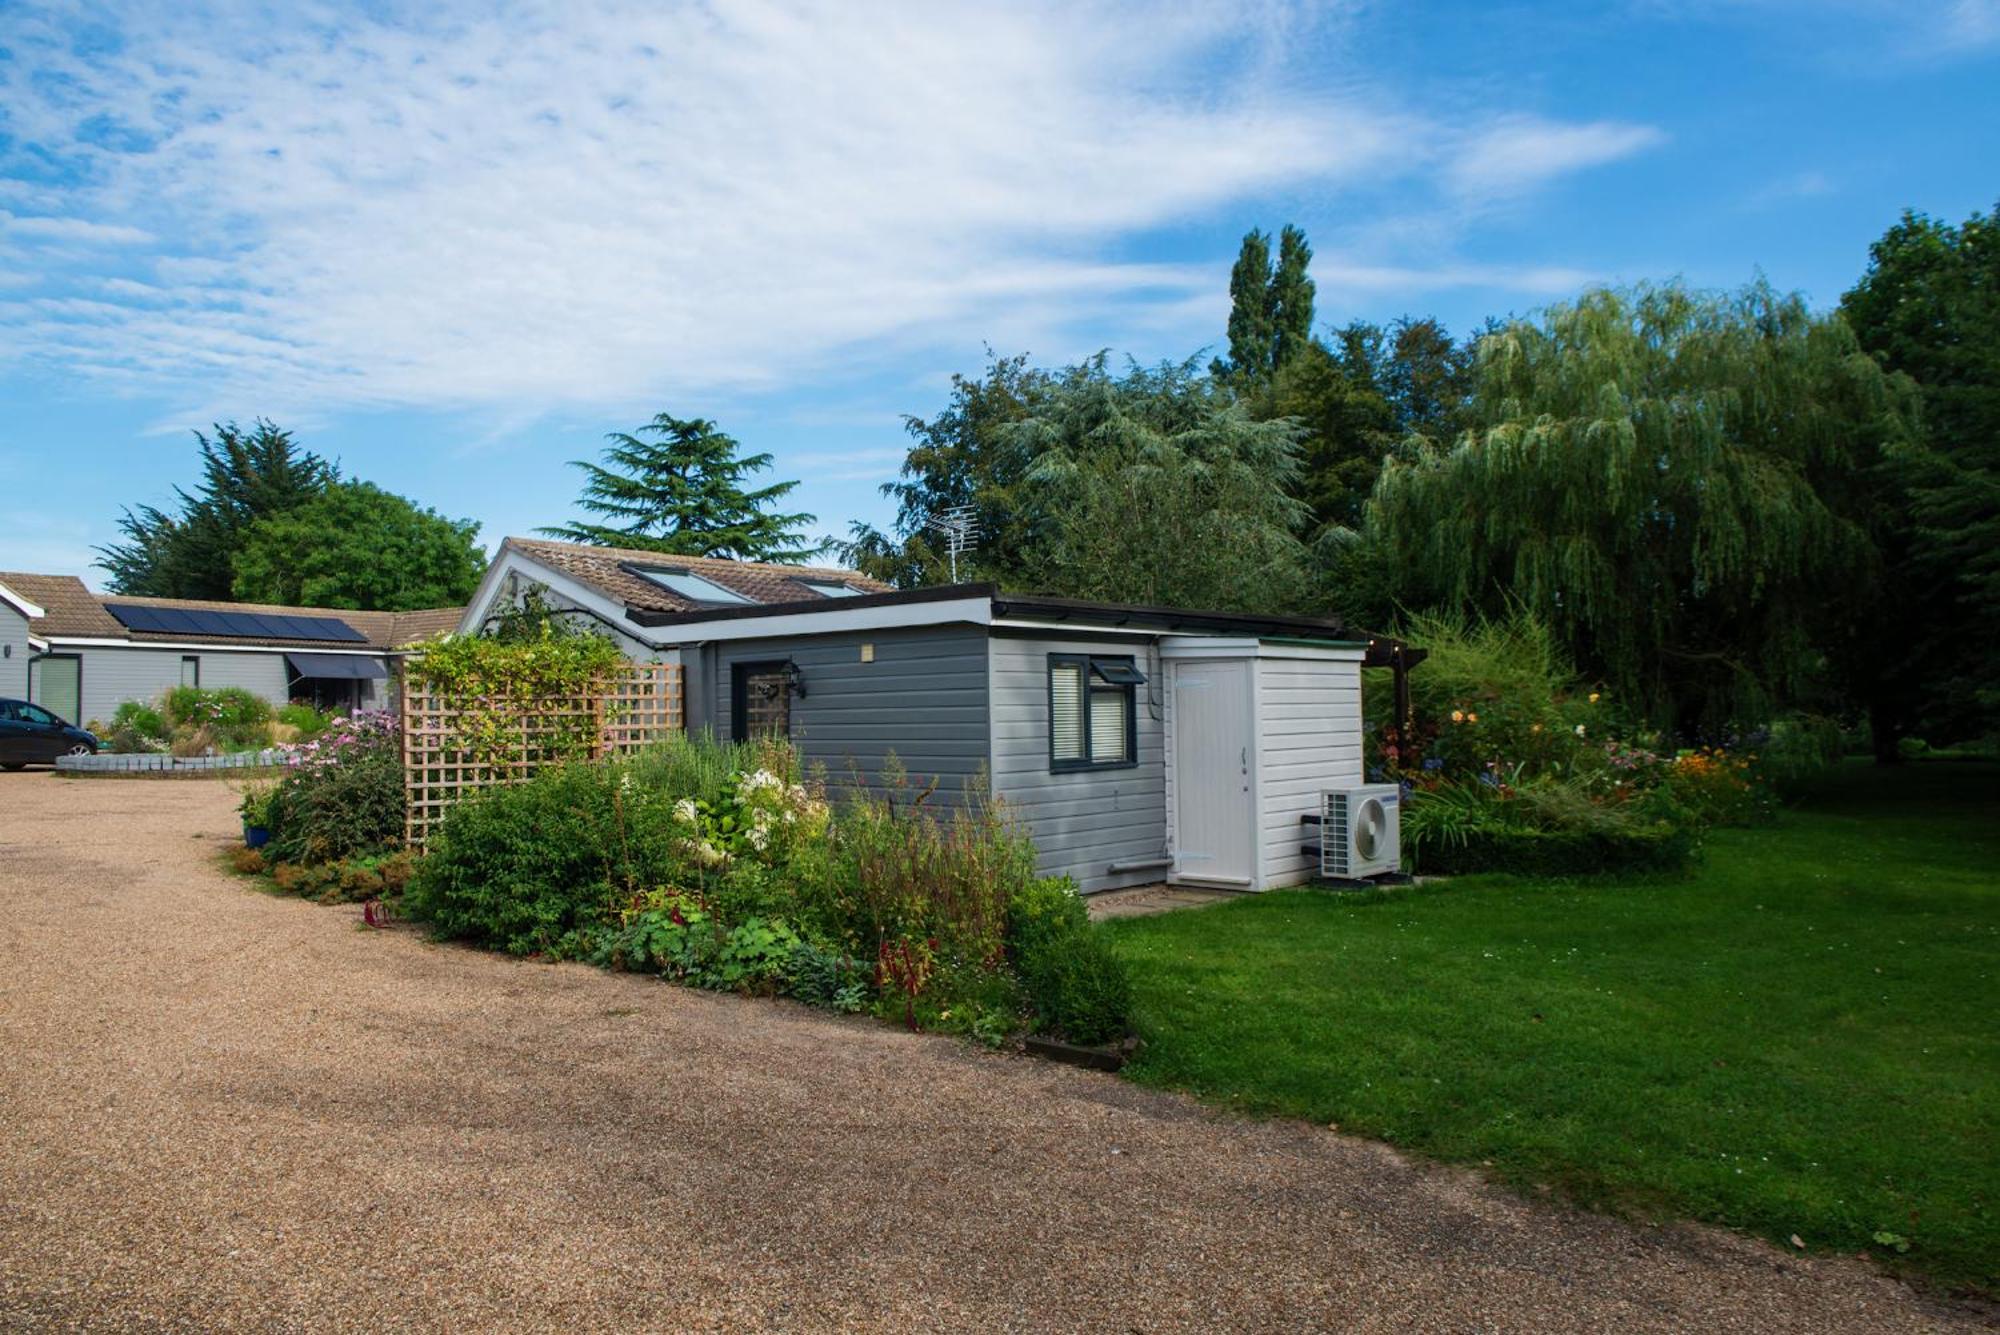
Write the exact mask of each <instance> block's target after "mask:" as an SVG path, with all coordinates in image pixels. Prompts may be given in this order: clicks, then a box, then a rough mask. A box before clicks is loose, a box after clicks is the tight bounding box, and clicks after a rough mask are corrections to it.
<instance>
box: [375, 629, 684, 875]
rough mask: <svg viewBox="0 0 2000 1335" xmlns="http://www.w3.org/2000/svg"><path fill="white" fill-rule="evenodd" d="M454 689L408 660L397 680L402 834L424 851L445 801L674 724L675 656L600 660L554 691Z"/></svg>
mask: <svg viewBox="0 0 2000 1335" xmlns="http://www.w3.org/2000/svg"><path fill="white" fill-rule="evenodd" d="M480 684H481V685H482V686H484V687H485V689H481V690H466V689H456V690H455V689H453V688H452V684H451V683H450V682H449V681H441V680H436V679H434V677H426V675H425V674H424V673H423V672H422V671H421V670H419V669H417V667H416V665H414V664H413V670H412V671H410V672H408V673H406V674H405V677H404V680H403V787H404V795H405V797H406V798H407V802H406V807H407V811H408V815H407V817H406V829H405V838H406V840H407V842H408V844H409V846H410V847H411V848H422V847H423V845H424V841H425V839H426V838H427V837H428V835H429V833H430V830H431V827H432V826H434V825H436V824H437V822H438V821H439V820H441V819H442V818H443V816H444V813H445V812H446V811H448V810H449V809H450V808H451V806H452V804H453V803H455V802H457V801H459V800H460V799H461V798H463V797H465V796H466V795H467V794H469V793H474V792H477V791H478V790H480V789H481V788H487V787H491V786H492V785H494V784H498V783H518V782H520V781H521V780H523V779H526V778H528V777H530V776H531V775H533V774H534V773H535V772H536V771H538V770H541V769H544V768H546V767H548V766H550V765H559V764H564V763H566V762H568V761H573V760H594V759H602V758H604V757H606V756H613V755H620V754H624V753H627V752H631V751H637V750H640V749H641V748H643V747H646V746H650V745H652V744H653V743H655V742H660V741H664V740H666V738H668V737H669V736H671V735H673V734H675V733H678V732H679V731H680V730H681V726H682V713H681V689H682V685H681V669H680V667H679V666H678V665H677V664H673V663H627V662H620V663H619V664H618V665H616V666H611V667H599V668H596V669H595V670H594V671H592V672H591V673H590V675H588V676H587V677H584V678H583V679H582V680H580V681H578V682H577V683H576V684H575V686H574V687H573V689H571V690H569V691H565V692H562V693H551V692H548V691H546V690H535V689H533V687H534V686H537V685H540V684H542V683H538V682H527V681H524V682H522V683H521V684H522V685H523V686H525V687H528V689H525V690H521V691H518V692H517V691H516V690H510V689H508V688H507V687H506V686H505V685H495V684H494V683H492V682H482V683H480Z"/></svg>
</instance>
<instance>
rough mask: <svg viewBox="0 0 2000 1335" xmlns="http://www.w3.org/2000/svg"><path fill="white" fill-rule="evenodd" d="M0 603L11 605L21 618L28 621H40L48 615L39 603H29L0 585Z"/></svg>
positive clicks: (3, 585)
mask: <svg viewBox="0 0 2000 1335" xmlns="http://www.w3.org/2000/svg"><path fill="white" fill-rule="evenodd" d="M0 603H7V604H9V605H11V606H12V607H13V609H14V610H15V611H17V612H19V613H20V614H21V615H22V616H24V617H26V618H28V620H30V621H40V620H41V619H42V618H43V617H45V616H47V615H48V612H47V611H46V610H44V609H43V608H42V606H41V605H40V604H39V603H31V602H29V601H28V600H27V599H26V598H23V597H22V596H21V595H20V594H18V593H16V592H14V591H13V590H12V589H10V588H8V587H7V586H6V585H5V584H0Z"/></svg>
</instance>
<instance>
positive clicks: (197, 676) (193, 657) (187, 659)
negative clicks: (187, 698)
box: [181, 654, 201, 691]
mask: <svg viewBox="0 0 2000 1335" xmlns="http://www.w3.org/2000/svg"><path fill="white" fill-rule="evenodd" d="M189 663H192V664H194V680H193V681H189V680H188V679H187V674H188V671H187V666H188V664H189ZM181 685H183V686H192V687H194V688H195V689H196V690H197V691H198V690H200V689H201V655H200V654H182V655H181Z"/></svg>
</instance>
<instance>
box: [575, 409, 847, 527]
mask: <svg viewBox="0 0 2000 1335" xmlns="http://www.w3.org/2000/svg"><path fill="white" fill-rule="evenodd" d="M642 435H644V436H651V437H653V439H651V440H642V439H640V436H642ZM609 439H610V441H611V447H610V448H609V449H607V450H605V451H604V453H603V456H602V457H603V459H604V462H605V464H606V465H609V466H608V467H605V466H600V465H598V464H593V463H586V462H584V461H582V460H577V461H575V462H574V463H573V465H572V466H573V467H576V468H580V469H582V470H583V471H584V473H585V475H586V476H587V477H588V479H589V481H588V482H586V483H585V484H584V489H583V494H582V496H581V497H579V499H578V501H577V504H578V505H579V506H580V507H581V508H582V509H584V510H588V511H590V512H591V513H592V514H597V515H603V516H605V517H606V518H607V519H608V520H610V521H612V522H610V523H604V524H592V523H574V524H563V525H560V526H558V527H554V528H544V529H542V530H540V531H541V532H543V533H546V534H548V535H549V536H550V537H555V538H563V539H566V540H568V541H571V542H583V543H589V544H591V545H593V546H598V547H636V548H639V549H642V550H645V551H655V552H665V553H670V554H672V555H675V556H722V557H730V558H733V559H736V560H739V561H778V562H795V561H803V560H806V559H808V558H810V557H813V556H817V555H819V554H820V553H821V552H823V551H825V550H826V544H825V543H823V542H821V543H814V542H809V541H807V539H806V538H804V537H803V536H801V535H800V534H799V533H798V532H797V531H796V530H797V529H798V528H800V527H801V526H802V525H805V524H810V523H812V522H813V516H811V515H809V514H777V513H772V512H771V511H770V508H769V507H771V506H773V505H775V504H776V503H777V502H778V501H779V500H781V499H782V498H784V497H785V496H787V495H789V494H790V493H791V491H792V490H793V489H794V488H796V487H797V486H798V485H799V484H798V483H797V482H774V483H772V484H771V485H770V486H768V487H763V488H760V489H758V490H755V491H746V490H744V487H743V479H744V477H745V475H747V474H751V473H758V472H762V471H763V470H764V469H766V468H769V467H770V466H771V456H770V455H768V454H752V455H745V456H742V457H740V458H739V457H738V455H737V450H738V449H739V448H740V447H739V446H738V445H737V443H736V440H735V439H734V438H733V437H731V436H728V435H725V434H724V433H723V432H721V431H718V430H716V427H715V423H713V422H710V421H705V420H703V419H701V418H692V419H685V420H684V419H681V418H678V417H674V416H671V415H670V414H667V413H661V414H660V415H659V416H657V417H655V418H654V419H653V420H652V421H651V422H648V423H647V424H646V425H645V426H642V427H640V428H639V429H638V431H637V432H634V433H631V434H627V433H625V432H622V431H621V432H614V433H612V435H611V436H610V437H609Z"/></svg>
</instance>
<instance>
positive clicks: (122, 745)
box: [90, 700, 173, 755]
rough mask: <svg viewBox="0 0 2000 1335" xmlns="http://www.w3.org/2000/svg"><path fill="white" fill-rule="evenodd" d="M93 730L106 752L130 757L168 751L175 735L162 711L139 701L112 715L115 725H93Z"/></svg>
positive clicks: (134, 701)
mask: <svg viewBox="0 0 2000 1335" xmlns="http://www.w3.org/2000/svg"><path fill="white" fill-rule="evenodd" d="M90 730H91V731H92V732H94V733H96V734H97V736H98V738H99V739H100V740H101V741H102V742H103V744H104V749H105V750H107V751H115V752H119V753H121V754H128V755H129V754H137V753H139V752H145V751H164V750H166V749H167V741H168V738H170V737H171V736H172V734H173V729H172V727H171V726H170V725H169V724H168V723H167V720H166V719H165V718H164V717H162V716H161V714H160V711H159V710H157V709H154V708H152V707H151V706H149V705H143V704H140V703H139V702H138V701H137V700H127V701H125V702H124V703H123V704H121V705H119V706H118V709H117V711H116V712H115V713H113V714H112V716H111V722H109V723H97V722H93V723H92V724H91V725H90Z"/></svg>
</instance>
